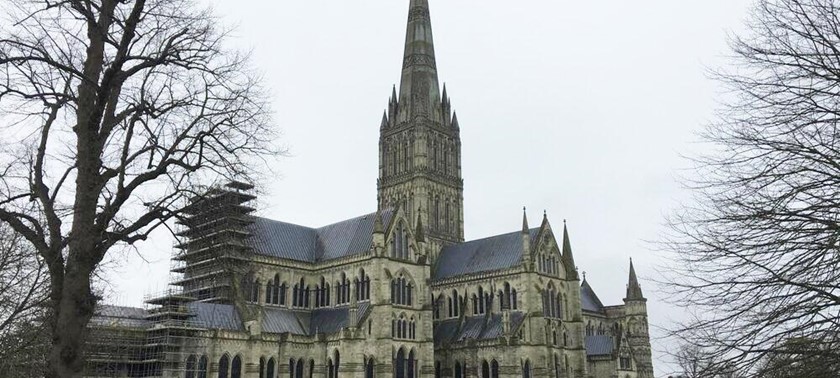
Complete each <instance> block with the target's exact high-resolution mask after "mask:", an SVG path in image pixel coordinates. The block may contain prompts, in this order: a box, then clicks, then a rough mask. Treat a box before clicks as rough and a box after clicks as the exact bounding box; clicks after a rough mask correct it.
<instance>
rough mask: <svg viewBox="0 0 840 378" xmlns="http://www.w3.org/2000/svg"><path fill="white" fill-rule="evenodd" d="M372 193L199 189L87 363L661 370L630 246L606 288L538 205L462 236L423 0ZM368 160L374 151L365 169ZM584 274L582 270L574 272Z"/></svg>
mask: <svg viewBox="0 0 840 378" xmlns="http://www.w3.org/2000/svg"><path fill="white" fill-rule="evenodd" d="M379 128H380V140H379V167H378V169H379V179H378V193H377V199H378V208H377V209H375V211H372V212H371V213H370V214H366V215H362V216H359V217H356V218H353V219H349V220H344V221H340V222H337V223H334V224H330V225H327V226H324V227H320V228H310V227H305V226H300V225H295V224H290V223H285V222H281V221H276V220H271V219H266V218H261V217H257V216H254V215H252V214H251V213H252V212H253V211H254V209H253V208H251V207H250V206H249V203H250V201H251V200H253V199H254V196H253V195H251V194H250V189H251V186H250V185H247V184H244V183H230V184H228V185H227V186H224V187H221V188H217V189H214V190H212V191H211V192H210V193H209V194H208V195H207V196H205V197H203V198H202V199H200V200H196V202H195V203H194V204H193V207H192V208H191V210H190V212H189V217H187V218H185V219H184V220H183V221H182V222H181V223H182V230H183V231H182V232H181V237H182V239H183V242H182V243H180V244H179V245H178V246H177V252H176V253H175V256H174V258H173V261H174V263H173V272H175V273H177V274H178V276H179V278H178V279H177V280H176V281H174V282H172V284H173V287H175V288H176V290H174V291H173V292H170V293H167V294H166V295H161V296H159V297H155V298H150V299H149V300H148V301H147V303H148V306H147V308H142V309H141V308H126V307H115V306H104V305H103V306H100V307H99V309H98V312H97V316H96V317H94V319H93V320H92V322H91V326H90V331H91V336H92V337H91V342H90V345H89V346H90V347H89V348H88V349H89V352H88V365H87V366H88V369H87V373H86V374H87V375H88V376H91V377H98V376H131V377H147V376H165V377H173V378H174V377H179V378H209V377H213V378H216V377H218V378H242V377H249V378H257V377H259V378H278V377H283V378H285V377H289V378H304V377H326V378H333V377H358V378H362V377H364V378H368V377H394V378H415V377H454V378H466V377H482V378H485V377H486V378H490V377H528V378H530V377H556V378H560V377H564V378H588V377H591V378H652V377H653V368H652V363H651V351H650V341H649V336H648V322H647V309H646V299H645V297H644V296H643V294H642V290H641V287H640V286H639V282H638V280H637V278H636V274H635V271H634V268H633V265H632V262H631V263H630V276H629V279H628V283H627V288H626V289H627V295H626V297H625V298H624V303H623V304H620V305H614V306H605V305H604V304H602V303H601V301H600V300H599V299H598V297H597V295H595V292H594V291H593V290H592V287H591V286H590V285H589V283H588V282H587V281H586V278H585V277H581V275H580V274H579V271H578V268H577V266H576V265H575V259H574V255H573V253H572V244H571V241H570V236H569V232H568V229H567V227H566V225H565V222H564V224H563V225H561V227H560V228H558V230H557V232H555V228H554V226H553V225H552V223H551V222H550V221H549V219H548V216H547V215H546V214H543V215H542V218H541V220H540V221H539V222H538V223H535V224H536V225H537V227H531V226H529V220H528V218H527V216H526V215H525V214H523V215H522V219H521V227H519V224H520V220H519V219H518V216H517V217H516V219H512V222H511V224H512V226H513V227H512V231H511V232H510V233H506V234H502V235H494V236H489V237H486V238H482V239H478V240H471V241H465V240H464V205H463V204H464V201H463V179H462V170H461V138H460V125H459V121H458V118H457V116H456V115H455V114H454V112H453V111H452V106H451V104H450V99H449V97H448V95H447V93H446V89H445V88H444V89H443V90H441V88H440V86H439V81H438V76H437V69H436V58H435V53H434V44H433V39H432V26H431V19H430V13H429V6H428V2H427V0H410V6H409V15H408V27H407V32H406V41H405V51H404V60H403V66H402V77H401V80H400V85H399V88H396V87H395V88H394V90H393V92H392V94H391V97H390V100H389V103H388V108H387V109H386V111H385V114H384V115H383V117H382V121H381V123H380V125H379ZM373 168H374V167H371V169H373ZM581 278H583V280H581Z"/></svg>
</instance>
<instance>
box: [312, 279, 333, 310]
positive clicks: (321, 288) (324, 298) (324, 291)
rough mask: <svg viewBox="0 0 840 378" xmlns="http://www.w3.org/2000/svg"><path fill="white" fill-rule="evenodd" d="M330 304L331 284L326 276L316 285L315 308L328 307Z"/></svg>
mask: <svg viewBox="0 0 840 378" xmlns="http://www.w3.org/2000/svg"><path fill="white" fill-rule="evenodd" d="M329 305H330V284H329V282H327V280H326V279H324V277H321V281H320V283H319V284H318V285H317V286H315V308H319V307H327V306H329Z"/></svg>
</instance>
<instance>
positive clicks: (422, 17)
mask: <svg viewBox="0 0 840 378" xmlns="http://www.w3.org/2000/svg"><path fill="white" fill-rule="evenodd" d="M417 117H426V118H429V119H431V120H433V121H438V122H440V123H441V124H443V116H442V112H441V99H440V85H439V83H438V75H437V63H436V62H435V45H434V42H433V39H432V20H431V17H430V15H429V2H428V0H411V3H410V5H409V9H408V27H407V29H406V33H405V52H404V53H403V67H402V78H401V79H400V94H399V113H398V119H397V121H398V122H397V123H399V122H405V121H410V120H412V119H414V118H417Z"/></svg>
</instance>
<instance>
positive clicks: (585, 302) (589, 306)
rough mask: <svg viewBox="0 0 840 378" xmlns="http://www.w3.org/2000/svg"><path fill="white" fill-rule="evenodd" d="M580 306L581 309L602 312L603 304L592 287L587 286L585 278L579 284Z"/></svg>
mask: <svg viewBox="0 0 840 378" xmlns="http://www.w3.org/2000/svg"><path fill="white" fill-rule="evenodd" d="M580 308H581V309H582V310H583V311H591V312H599V313H603V312H604V304H603V303H601V300H600V299H598V296H597V295H596V294H595V291H594V290H592V287H591V286H589V282H586V279H584V280H583V283H582V284H581V285H580Z"/></svg>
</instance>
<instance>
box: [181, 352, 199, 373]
mask: <svg viewBox="0 0 840 378" xmlns="http://www.w3.org/2000/svg"><path fill="white" fill-rule="evenodd" d="M186 365H187V366H186V373H185V374H184V377H185V378H195V370H196V369H195V365H196V357H195V355H194V354H191V355H190V356H189V357H187V364H186Z"/></svg>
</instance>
